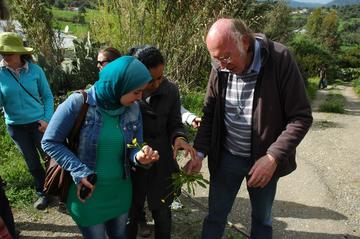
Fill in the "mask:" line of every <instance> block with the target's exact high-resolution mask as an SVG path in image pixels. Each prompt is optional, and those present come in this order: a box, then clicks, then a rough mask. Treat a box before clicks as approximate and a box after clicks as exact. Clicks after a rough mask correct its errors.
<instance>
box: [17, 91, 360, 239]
mask: <svg viewBox="0 0 360 239" xmlns="http://www.w3.org/2000/svg"><path fill="white" fill-rule="evenodd" d="M329 90H330V89H328V90H321V91H319V92H318V97H317V100H316V101H315V102H314V106H313V108H314V111H315V112H314V113H313V116H314V124H313V127H312V128H311V129H310V131H309V133H308V134H307V136H306V137H305V139H304V140H303V142H302V143H301V145H300V146H299V147H298V159H297V162H298V169H297V170H296V171H295V172H294V173H292V174H291V175H289V176H287V177H284V178H282V179H280V181H279V184H278V192H277V196H276V199H275V202H274V209H273V216H274V238H276V239H277V238H284V239H285V238H289V239H290V238H291V239H293V238H295V239H308V238H311V239H312V238H314V239H338V238H339V239H340V238H342V239H345V238H347V239H360V163H359V162H360V156H359V155H360V147H359V143H360V130H359V128H360V102H359V99H358V98H357V97H356V96H355V95H354V93H353V92H352V89H351V88H350V87H338V88H337V90H339V91H340V92H342V94H343V95H344V96H345V97H346V99H347V101H348V103H347V106H346V112H347V114H344V115H340V114H329V113H319V112H316V109H317V107H318V106H319V104H320V103H321V101H323V100H324V99H325V96H326V94H327V92H328V91H329ZM181 163H184V161H182V162H181ZM202 170H203V174H204V175H205V177H208V172H207V166H206V165H205V164H204V165H203V169H202ZM207 194H208V191H207V190H204V189H202V188H197V192H196V196H195V197H194V199H195V200H196V203H194V201H193V200H189V199H188V198H186V197H182V198H181V202H182V203H183V204H184V208H183V209H181V210H178V211H175V212H174V214H173V218H174V229H173V238H175V239H177V238H182V239H186V238H189V239H190V238H199V235H200V230H201V221H202V219H203V217H204V216H205V214H206V208H205V207H206V205H207ZM199 203H200V204H199ZM14 214H15V220H16V224H17V227H18V229H20V230H21V237H20V238H34V239H35V238H42V239H45V238H81V236H80V234H79V232H78V229H77V227H76V226H75V225H74V223H73V221H72V220H71V218H70V217H69V216H67V215H64V214H61V213H59V212H58V211H57V210H56V207H50V208H49V209H48V210H47V211H45V212H40V213H39V212H37V213H34V212H33V211H32V210H22V211H15V212H14ZM249 218H250V204H249V199H248V196H247V192H246V189H244V187H243V188H242V189H241V191H240V192H239V194H238V197H237V198H236V201H235V204H234V207H233V210H232V213H231V215H229V221H231V223H233V225H235V226H237V228H240V229H241V230H242V231H244V232H245V233H248V229H249ZM235 232H236V230H234V229H233V228H228V229H227V232H226V234H227V235H229V234H233V235H234V233H235Z"/></svg>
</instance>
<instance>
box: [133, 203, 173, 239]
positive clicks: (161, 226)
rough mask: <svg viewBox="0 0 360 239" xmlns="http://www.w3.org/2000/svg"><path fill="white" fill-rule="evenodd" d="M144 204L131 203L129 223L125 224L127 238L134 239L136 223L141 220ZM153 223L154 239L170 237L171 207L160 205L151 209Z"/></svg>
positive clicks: (136, 228)
mask: <svg viewBox="0 0 360 239" xmlns="http://www.w3.org/2000/svg"><path fill="white" fill-rule="evenodd" d="M143 212H144V204H142V205H139V204H136V203H134V201H133V203H132V205H131V209H130V214H129V223H128V225H127V228H126V231H127V238H128V239H136V236H137V232H138V224H139V223H140V222H141V220H143ZM151 214H152V217H153V219H154V223H155V239H170V238H171V223H172V218H171V209H170V207H162V208H160V209H157V210H152V211H151Z"/></svg>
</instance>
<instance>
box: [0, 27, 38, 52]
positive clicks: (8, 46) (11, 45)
mask: <svg viewBox="0 0 360 239" xmlns="http://www.w3.org/2000/svg"><path fill="white" fill-rule="evenodd" d="M32 52H33V48H31V47H24V45H23V41H22V40H21V37H20V36H19V35H18V34H16V33H15V32H2V33H0V54H4V53H5V54H6V53H16V54H29V53H32Z"/></svg>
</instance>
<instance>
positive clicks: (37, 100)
mask: <svg viewBox="0 0 360 239" xmlns="http://www.w3.org/2000/svg"><path fill="white" fill-rule="evenodd" d="M7 70H8V72H9V73H10V75H12V77H14V79H15V80H16V82H17V83H18V84H19V85H20V86H21V88H23V89H24V91H25V92H26V93H27V94H28V95H29V96H31V98H33V99H34V100H35V101H36V102H38V103H39V104H41V102H40V100H39V99H36V98H35V96H33V95H32V94H31V93H30V92H29V91H28V90H27V89H26V88H25V87H24V86H23V84H21V83H20V81H19V80H18V78H17V77H16V76H15V75H14V73H13V72H12V71H11V70H9V69H7Z"/></svg>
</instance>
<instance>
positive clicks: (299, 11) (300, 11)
mask: <svg viewBox="0 0 360 239" xmlns="http://www.w3.org/2000/svg"><path fill="white" fill-rule="evenodd" d="M308 12H309V10H308V9H307V8H304V9H300V10H297V11H292V12H291V14H306V13H308Z"/></svg>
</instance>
